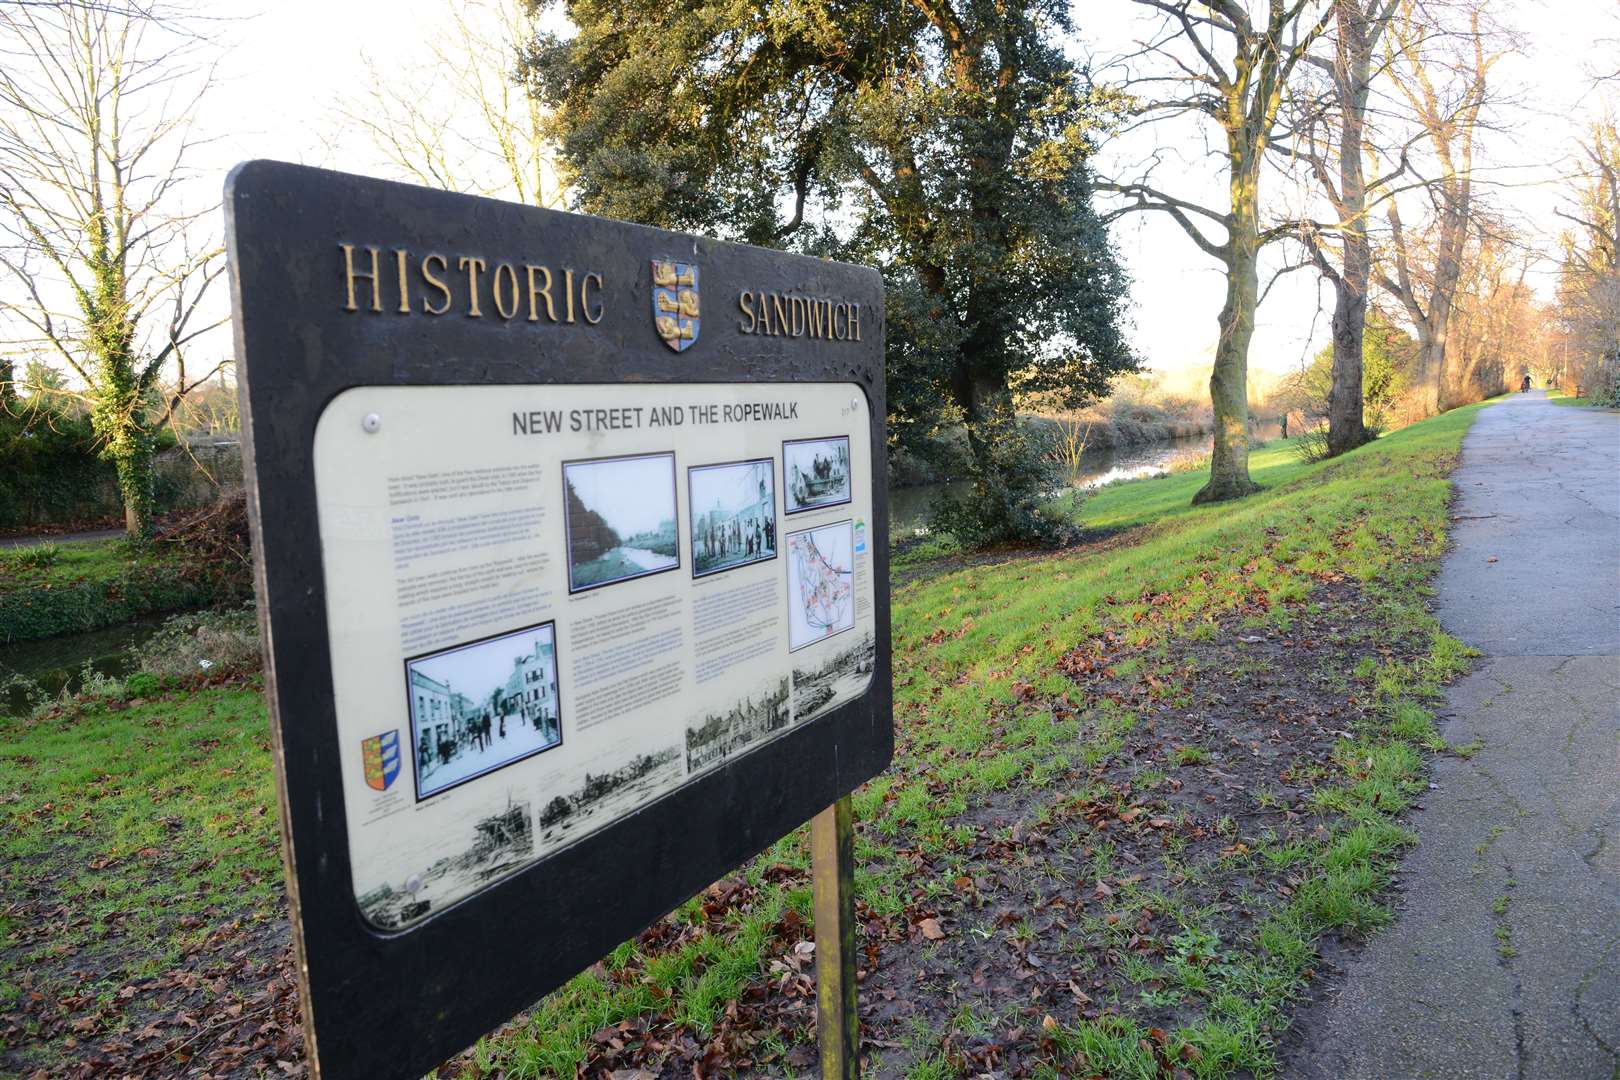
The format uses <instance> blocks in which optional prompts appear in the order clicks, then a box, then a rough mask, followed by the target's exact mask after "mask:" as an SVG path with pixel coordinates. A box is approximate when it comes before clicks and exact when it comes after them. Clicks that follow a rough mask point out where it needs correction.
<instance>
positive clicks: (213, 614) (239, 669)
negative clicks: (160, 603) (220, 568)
mask: <svg viewBox="0 0 1620 1080" xmlns="http://www.w3.org/2000/svg"><path fill="white" fill-rule="evenodd" d="M133 655H134V659H135V662H136V664H137V666H138V667H139V668H140V670H141V671H143V672H146V673H148V674H149V675H152V676H154V677H156V678H159V679H190V678H193V677H195V676H200V675H209V676H219V675H250V674H252V673H254V672H256V671H258V670H259V667H260V663H261V661H260V650H259V623H258V619H257V618H256V617H255V615H254V613H253V609H252V608H251V607H246V608H239V609H236V610H233V611H200V612H194V613H192V614H188V615H176V616H173V617H172V618H170V619H168V620H166V621H165V622H164V623H163V626H162V628H161V629H159V630H158V632H157V633H156V634H153V635H152V636H151V637H150V638H148V639H147V640H146V641H145V642H144V643H143V644H141V645H139V646H136V648H135V649H134V650H133Z"/></svg>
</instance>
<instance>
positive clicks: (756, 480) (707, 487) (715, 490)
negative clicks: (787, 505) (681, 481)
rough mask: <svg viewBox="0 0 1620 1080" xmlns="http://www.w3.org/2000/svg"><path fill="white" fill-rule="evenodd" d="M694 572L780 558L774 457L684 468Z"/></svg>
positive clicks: (727, 568) (725, 568) (726, 568)
mask: <svg viewBox="0 0 1620 1080" xmlns="http://www.w3.org/2000/svg"><path fill="white" fill-rule="evenodd" d="M686 475H687V484H688V500H687V504H688V506H689V507H690V508H691V514H692V532H691V537H692V576H693V577H703V576H704V575H706V574H716V573H719V572H720V571H722V570H730V569H732V568H733V567H737V566H747V565H749V564H750V563H756V562H763V561H765V560H766V559H774V558H776V466H775V463H774V462H772V461H771V459H770V458H760V459H759V460H757V461H732V462H726V463H725V464H721V465H697V466H693V467H692V468H690V469H687V470H686Z"/></svg>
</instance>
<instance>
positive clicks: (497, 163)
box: [338, 0, 564, 206]
mask: <svg viewBox="0 0 1620 1080" xmlns="http://www.w3.org/2000/svg"><path fill="white" fill-rule="evenodd" d="M444 8H445V14H446V16H447V17H448V19H449V26H448V28H447V29H448V33H446V34H445V35H444V37H443V38H442V39H440V38H438V37H434V36H430V37H429V38H428V45H427V54H426V57H425V59H424V60H423V62H422V63H420V64H418V65H416V66H414V67H412V68H411V69H410V70H406V71H401V70H397V69H390V70H386V71H384V70H382V69H380V68H378V67H377V65H376V64H375V63H374V62H373V61H371V60H369V59H368V60H367V62H366V71H367V79H366V85H365V88H364V89H363V90H362V91H361V92H360V93H359V94H358V95H357V96H356V97H354V98H352V99H350V100H348V101H344V102H342V103H340V104H339V106H338V113H339V116H340V117H341V120H342V122H343V124H344V125H345V126H348V127H351V128H355V129H358V130H360V131H362V132H364V133H365V134H366V135H367V136H368V137H369V138H370V140H371V142H372V144H373V145H374V146H375V147H376V148H377V150H378V152H379V153H381V154H382V155H383V157H384V158H385V159H387V161H388V162H389V163H390V164H391V165H392V166H393V167H394V168H395V169H397V170H398V171H399V173H400V175H401V176H402V177H403V178H405V179H408V180H411V181H414V182H416V183H419V184H425V185H427V186H428V187H436V188H442V189H444V190H446V191H460V192H463V193H466V194H475V195H486V196H490V197H494V198H507V199H512V200H515V201H517V202H524V203H529V204H531V205H533V206H561V205H562V203H563V201H564V190H563V186H562V183H561V181H560V180H559V178H558V175H557V170H556V155H555V153H554V148H553V146H552V143H551V141H550V140H549V139H548V138H547V137H546V135H545V131H544V124H545V120H546V109H545V107H544V105H542V104H541V102H540V100H539V99H538V98H537V97H535V96H534V95H531V94H530V93H529V90H528V88H527V87H526V86H525V85H523V84H522V83H521V82H520V81H519V80H518V75H517V69H518V55H519V53H520V52H521V51H522V50H524V49H526V48H527V47H528V45H529V43H530V42H531V41H533V39H534V31H535V20H536V18H537V14H538V12H537V10H531V8H533V5H530V4H528V3H525V2H524V0H475V2H471V3H457V2H455V0H449V2H447V3H446V4H445V5H444Z"/></svg>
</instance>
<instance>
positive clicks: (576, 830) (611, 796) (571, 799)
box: [540, 744, 684, 854]
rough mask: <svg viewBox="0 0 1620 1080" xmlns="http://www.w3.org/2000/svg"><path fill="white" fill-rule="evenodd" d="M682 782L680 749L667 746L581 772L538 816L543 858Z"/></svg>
mask: <svg viewBox="0 0 1620 1080" xmlns="http://www.w3.org/2000/svg"><path fill="white" fill-rule="evenodd" d="M683 778H684V774H683V773H682V770H681V751H680V747H678V746H676V745H674V744H671V745H668V746H663V747H660V748H658V749H656V750H652V751H649V752H647V753H640V754H636V755H634V756H632V757H630V758H629V759H627V760H626V759H620V760H618V761H609V762H606V763H602V764H598V765H595V766H594V767H587V768H586V769H585V771H584V774H583V775H582V776H580V777H578V779H577V780H576V781H575V782H573V783H571V784H566V783H565V784H563V785H560V786H562V787H563V788H564V789H565V790H564V791H563V792H561V793H559V794H557V795H554V796H552V797H551V798H550V799H548V800H546V803H545V805H544V807H543V808H542V809H541V811H540V848H541V853H542V854H546V853H548V852H550V851H551V850H553V849H555V848H558V847H561V846H562V845H563V844H565V843H568V842H571V841H573V840H577V839H579V838H580V837H581V836H584V835H585V834H587V833H590V832H594V831H595V830H596V829H599V828H601V827H602V826H603V825H606V824H608V823H609V822H611V821H616V820H618V819H619V818H621V817H623V816H624V815H625V814H628V813H629V812H630V811H632V810H634V809H635V808H636V807H638V806H640V805H641V804H643V803H646V802H650V801H651V800H653V799H655V798H657V797H658V796H660V795H662V794H663V793H664V792H666V791H668V790H669V789H670V788H673V787H675V786H676V785H678V784H679V783H680V782H681V780H682V779H683Z"/></svg>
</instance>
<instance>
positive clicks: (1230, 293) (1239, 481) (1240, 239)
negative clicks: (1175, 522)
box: [1193, 153, 1260, 505]
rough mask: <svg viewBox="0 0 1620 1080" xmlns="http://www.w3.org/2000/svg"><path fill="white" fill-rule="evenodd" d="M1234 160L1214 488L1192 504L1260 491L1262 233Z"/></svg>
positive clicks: (1212, 385) (1249, 180)
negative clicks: (1255, 457)
mask: <svg viewBox="0 0 1620 1080" xmlns="http://www.w3.org/2000/svg"><path fill="white" fill-rule="evenodd" d="M1245 160H1246V155H1244V156H1242V157H1240V156H1239V155H1238V154H1237V153H1234V155H1233V169H1232V177H1233V179H1232V212H1231V216H1230V217H1229V218H1228V221H1229V225H1228V228H1227V233H1228V238H1227V260H1226V304H1225V305H1224V306H1223V307H1222V308H1221V324H1220V336H1219V337H1218V338H1217V339H1216V343H1215V367H1214V369H1213V370H1212V371H1211V372H1210V375H1209V400H1210V404H1211V405H1212V406H1214V409H1215V435H1214V445H1213V447H1212V449H1211V454H1210V464H1209V483H1207V484H1205V485H1204V486H1203V487H1202V488H1200V489H1199V490H1198V493H1197V494H1196V495H1194V496H1193V504H1194V505H1197V504H1198V503H1208V502H1222V501H1224V500H1226V499H1239V498H1242V497H1243V496H1245V495H1248V494H1251V493H1253V492H1255V491H1257V490H1259V488H1258V485H1256V484H1255V483H1254V481H1252V480H1250V479H1249V339H1250V338H1252V337H1254V313H1255V308H1256V306H1257V305H1258V304H1259V302H1260V229H1259V216H1258V192H1257V190H1256V188H1257V186H1258V184H1257V178H1255V177H1253V176H1250V175H1249V170H1248V169H1246V168H1244V167H1243V162H1244V161H1245Z"/></svg>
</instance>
